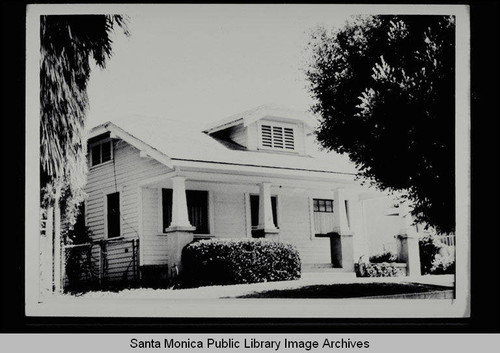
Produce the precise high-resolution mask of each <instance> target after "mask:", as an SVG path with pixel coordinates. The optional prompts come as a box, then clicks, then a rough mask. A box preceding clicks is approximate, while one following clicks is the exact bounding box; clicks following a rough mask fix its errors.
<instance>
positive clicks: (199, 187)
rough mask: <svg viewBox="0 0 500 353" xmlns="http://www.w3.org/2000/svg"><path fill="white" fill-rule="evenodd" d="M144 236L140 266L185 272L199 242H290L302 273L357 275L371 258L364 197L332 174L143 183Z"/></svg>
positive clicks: (186, 174)
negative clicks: (188, 254)
mask: <svg viewBox="0 0 500 353" xmlns="http://www.w3.org/2000/svg"><path fill="white" fill-rule="evenodd" d="M309 179H311V177H310V176H309ZM325 179H326V180H325ZM325 200H328V202H327V203H328V204H329V205H328V206H325V205H324V202H323V201H325ZM334 210H335V211H334ZM337 210H338V211H337ZM139 233H140V237H141V244H142V246H141V249H140V251H141V255H140V259H141V266H142V267H144V266H145V267H148V266H158V265H162V266H165V267H166V268H169V269H171V268H174V267H175V268H176V269H178V270H179V271H181V270H182V269H181V267H182V262H181V251H182V248H183V247H184V246H185V245H186V244H188V243H190V242H191V241H193V240H197V239H210V238H232V239H235V238H236V239H237V238H252V237H264V238H269V239H273V240H278V241H283V242H288V243H291V244H293V245H294V246H295V247H296V248H297V250H298V251H299V253H300V257H301V260H302V264H303V267H304V268H308V269H314V268H319V267H322V268H325V267H326V268H332V269H333V268H336V270H337V271H343V272H353V271H354V259H355V258H357V257H359V256H361V255H362V254H364V253H366V251H367V250H366V239H365V238H366V233H365V229H364V223H363V209H362V202H360V201H359V190H357V189H355V188H354V187H353V184H352V182H351V181H350V180H349V179H348V178H345V177H344V178H342V177H339V178H337V179H333V178H332V177H331V175H329V176H328V178H325V177H323V178H321V177H318V178H316V179H315V180H305V178H303V177H298V176H290V175H289V174H286V175H285V174H282V175H279V176H262V175H258V174H254V175H248V174H247V175H244V174H235V173H232V174H229V173H220V172H218V173H213V172H206V171H205V172H201V171H192V170H176V171H175V172H172V173H169V174H167V175H163V176H161V177H156V178H154V179H150V180H147V181H145V182H143V183H141V184H140V186H139Z"/></svg>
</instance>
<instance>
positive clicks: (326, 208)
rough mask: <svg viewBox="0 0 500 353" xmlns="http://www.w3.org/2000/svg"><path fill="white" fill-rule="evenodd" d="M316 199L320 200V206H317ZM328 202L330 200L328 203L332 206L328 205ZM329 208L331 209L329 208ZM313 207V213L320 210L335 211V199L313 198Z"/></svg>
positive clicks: (321, 211) (323, 211)
mask: <svg viewBox="0 0 500 353" xmlns="http://www.w3.org/2000/svg"><path fill="white" fill-rule="evenodd" d="M316 201H317V202H318V206H317V207H316ZM321 202H322V203H323V210H321V205H320V203H321ZM327 202H328V205H329V206H330V207H328V206H327ZM328 208H329V210H328ZM312 209H313V213H314V212H318V213H334V209H333V199H320V198H313V199H312Z"/></svg>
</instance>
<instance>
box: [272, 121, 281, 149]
mask: <svg viewBox="0 0 500 353" xmlns="http://www.w3.org/2000/svg"><path fill="white" fill-rule="evenodd" d="M273 147H274V148H283V128H282V127H280V126H273Z"/></svg>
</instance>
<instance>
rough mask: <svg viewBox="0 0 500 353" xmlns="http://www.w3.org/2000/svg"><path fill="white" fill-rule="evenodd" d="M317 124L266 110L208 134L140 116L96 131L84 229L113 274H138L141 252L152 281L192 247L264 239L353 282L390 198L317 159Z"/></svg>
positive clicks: (335, 160) (337, 160) (341, 161)
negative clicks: (133, 260) (134, 260)
mask: <svg viewBox="0 0 500 353" xmlns="http://www.w3.org/2000/svg"><path fill="white" fill-rule="evenodd" d="M314 124H315V121H314V119H313V118H312V117H311V116H309V115H307V114H304V113H300V112H295V111H291V110H288V109H285V108H281V107H275V106H261V107H258V108H256V109H253V110H250V111H246V112H244V113H241V114H237V115H234V116H231V117H229V118H227V119H224V120H222V121H218V122H215V123H212V124H210V125H208V126H206V127H201V126H199V125H198V124H196V123H190V122H179V121H175V120H168V119H158V118H154V119H145V118H144V119H143V118H141V117H137V118H136V119H132V120H128V121H123V122H120V123H119V124H114V123H112V122H107V123H104V124H101V125H99V126H97V127H95V128H93V129H92V130H91V131H90V132H89V136H88V159H89V175H88V184H87V187H86V192H87V193H88V200H87V201H86V207H85V219H86V224H87V225H88V226H89V227H90V229H91V230H92V232H93V236H94V240H101V242H102V243H106V244H107V245H108V247H107V248H106V249H107V250H106V251H107V257H108V258H107V262H108V263H107V266H108V270H110V269H111V270H110V271H111V272H113V271H112V267H113V266H115V267H116V268H117V271H116V273H117V276H123V273H122V272H123V269H124V268H125V267H127V266H128V267H127V269H128V270H130V264H129V263H128V262H127V261H128V260H127V259H129V258H130V256H131V255H130V254H131V253H132V252H133V251H129V249H128V247H129V246H130V244H133V246H138V249H139V250H138V254H137V255H138V264H139V270H140V273H142V274H147V272H148V269H151V268H154V267H155V266H159V265H167V266H168V269H169V271H171V269H172V268H174V266H175V267H177V268H179V267H180V266H181V250H182V248H183V247H184V246H185V245H186V244H188V243H189V242H191V241H192V240H193V239H201V238H203V239H205V238H251V237H265V238H272V239H279V240H280V241H285V242H290V243H292V244H294V245H295V246H296V248H297V249H298V251H299V253H300V257H301V260H302V264H303V268H304V269H314V268H321V267H331V268H338V269H339V270H338V271H353V270H354V262H355V261H357V259H358V258H359V257H360V256H362V255H367V254H369V253H370V239H369V237H370V231H369V227H370V223H369V222H368V221H367V220H370V222H372V223H373V222H375V221H374V220H376V219H377V217H379V218H380V217H384V215H385V210H384V209H380V206H379V205H377V206H376V207H373V205H372V204H370V200H371V199H373V198H374V197H380V196H384V195H382V194H380V193H379V194H377V193H374V192H373V191H369V190H368V189H367V188H366V187H363V186H361V185H360V183H359V182H358V181H356V180H355V178H354V177H355V173H356V169H355V167H354V166H353V164H352V163H351V162H350V161H349V160H348V158H347V157H345V156H340V155H338V154H335V153H333V152H330V153H326V152H318V149H317V147H316V145H315V143H314V136H313V127H314ZM367 213H369V214H368V215H367ZM386 221H388V222H389V223H391V222H392V223H391V224H389V223H387V227H388V229H389V228H391V227H392V228H391V229H396V230H395V231H398V230H399V229H398V223H397V222H398V220H397V218H387V219H386ZM394 235H395V234H390V235H388V236H389V237H391V238H392V237H393V236H394ZM132 240H134V241H135V242H132V243H131V242H129V241H132ZM134 254H135V253H134ZM134 256H135V255H134ZM120 271H121V272H120ZM134 271H135V270H134Z"/></svg>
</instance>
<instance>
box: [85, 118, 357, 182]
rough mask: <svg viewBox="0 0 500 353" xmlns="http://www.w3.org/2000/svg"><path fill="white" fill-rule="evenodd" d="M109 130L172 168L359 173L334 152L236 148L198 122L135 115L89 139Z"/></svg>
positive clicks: (100, 129)
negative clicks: (221, 166) (181, 165)
mask: <svg viewBox="0 0 500 353" xmlns="http://www.w3.org/2000/svg"><path fill="white" fill-rule="evenodd" d="M108 131H109V132H110V133H111V134H112V135H115V136H116V137H118V138H121V139H123V140H124V141H126V142H128V143H130V144H131V145H133V146H134V147H136V148H138V149H139V150H140V151H142V152H144V153H145V154H146V155H148V156H150V157H151V158H154V159H156V160H157V161H159V162H160V163H163V164H165V165H167V166H168V167H170V168H171V167H172V166H175V164H176V161H183V162H186V161H188V162H189V161H192V162H204V163H211V165H213V164H214V163H215V164H217V163H219V164H225V165H235V166H236V165H244V166H255V167H267V168H283V169H300V170H306V171H317V172H327V173H341V174H355V173H356V172H357V170H356V168H355V167H354V165H353V163H352V162H350V161H349V159H348V158H347V156H342V155H339V154H337V153H334V152H330V153H326V152H321V151H318V152H316V153H314V154H312V155H310V156H309V155H307V156H305V155H297V154H293V153H272V152H266V151H249V150H245V149H242V148H234V146H228V144H227V143H226V142H225V141H222V140H219V139H217V138H214V137H212V136H210V135H208V134H206V133H204V132H202V131H200V127H199V123H196V122H188V121H177V120H171V119H165V118H161V117H144V116H138V115H131V116H129V117H127V118H123V119H120V122H119V123H116V124H115V123H112V122H107V123H104V124H101V125H99V126H97V127H95V128H93V129H92V130H90V132H89V133H88V138H92V137H95V136H98V135H100V134H102V133H105V132H108ZM112 137H113V136H112Z"/></svg>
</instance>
